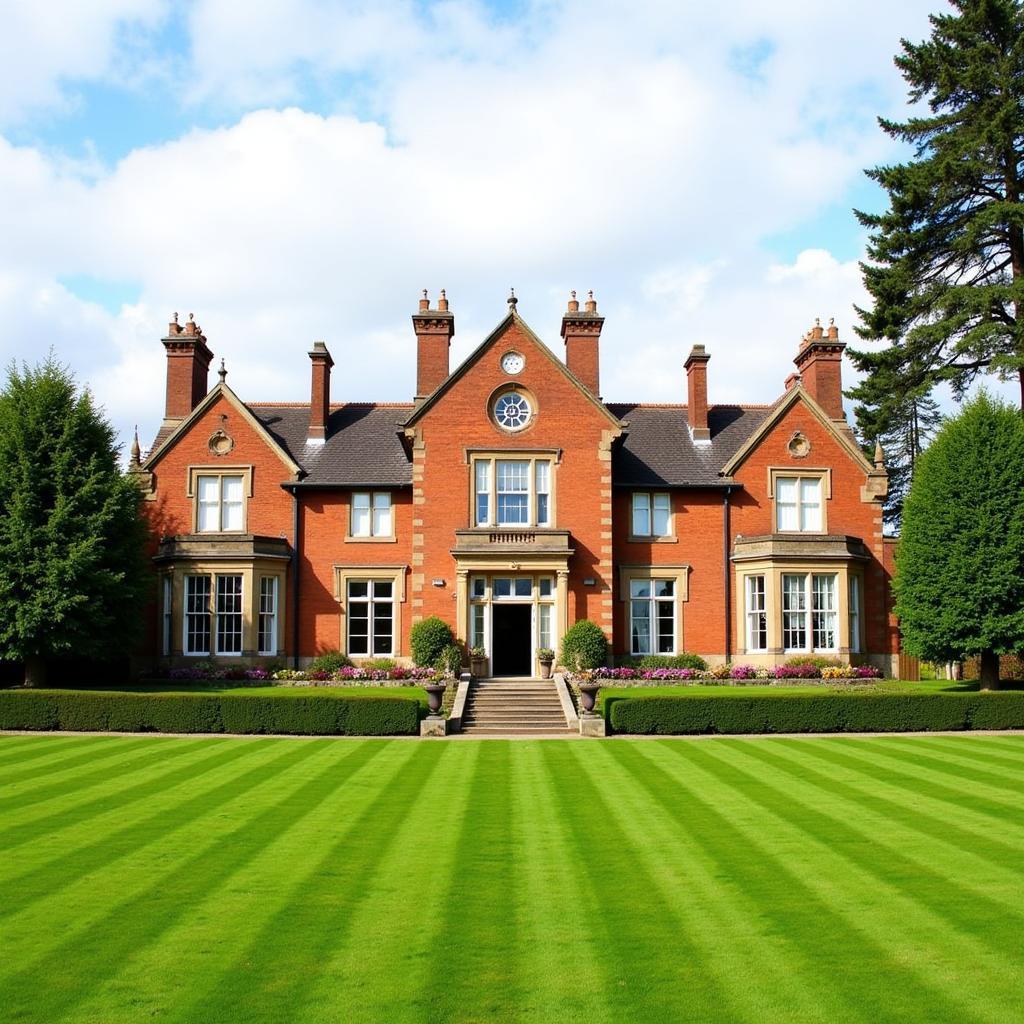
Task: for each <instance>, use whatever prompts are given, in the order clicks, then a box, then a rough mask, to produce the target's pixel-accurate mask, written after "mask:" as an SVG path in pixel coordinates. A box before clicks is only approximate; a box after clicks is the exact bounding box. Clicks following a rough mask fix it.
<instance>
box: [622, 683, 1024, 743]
mask: <svg viewBox="0 0 1024 1024" xmlns="http://www.w3.org/2000/svg"><path fill="white" fill-rule="evenodd" d="M604 710H605V716H606V718H607V720H608V722H609V723H610V724H611V726H612V728H613V730H614V731H615V732H618V733H632V734H634V735H662V736H682V735H692V734H697V733H725V734H728V733H733V734H735V733H782V732H949V731H957V730H965V729H1024V692H1019V691H1018V692H1006V693H906V694H902V693H864V694H857V693H822V694H817V693H813V694H810V693H779V694H762V695H756V696H753V695H752V696H744V695H742V694H736V695H735V696H733V695H732V694H721V695H716V696H707V695H703V696H701V695H694V696H692V697H691V696H687V695H680V696H677V697H612V698H610V699H609V700H607V701H606V702H605V709H604Z"/></svg>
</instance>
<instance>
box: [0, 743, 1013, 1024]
mask: <svg viewBox="0 0 1024 1024" xmlns="http://www.w3.org/2000/svg"><path fill="white" fill-rule="evenodd" d="M1022 785H1024V737H1021V738H1017V737H981V736H957V737H929V738H898V737H891V738H883V739H866V738H848V737H847V738H828V739H811V738H806V739H782V738H774V739H756V740H750V739H703V740H658V741H650V740H609V741H606V742H599V741H593V742H587V741H576V742H572V741H563V740H553V741H483V742H474V741H468V740H464V741H448V742H421V741H410V740H329V739H326V740H325V739H312V740H307V739H291V740H289V739H236V738H228V737H218V738H197V739H172V738H165V737H153V736H149V737H138V738H136V737H131V738H124V737H96V736H91V737H90V736H8V737H2V738H0V849H2V852H0V950H2V956H0V1008H2V1010H0V1019H2V1020H3V1021H4V1022H7V1021H10V1022H28V1021H33V1022H35V1021H38V1022H46V1024H51V1022H58V1021H83V1022H85V1021H91V1022H97V1024H101V1022H102V1024H121V1022H138V1021H143V1020H159V1021H161V1022H185V1021H190V1022H197V1024H198V1022H204V1024H205V1022H216V1024H230V1022H239V1024H241V1022H271V1021H273V1022H286V1021H295V1022H299V1021H301V1022H312V1024H321V1022H323V1024H326V1022H332V1024H335V1022H346V1024H348V1022H361V1021H366V1022H370V1021H372V1022H387V1024H392V1022H404V1021H421V1022H441V1021H466V1022H469V1021H473V1022H477V1021H496V1022H506V1021H554V1022H558V1024H569V1022H573V1021H581V1022H586V1024H605V1022H607V1024H613V1022H614V1024H621V1022H643V1021H664V1022H678V1021H708V1022H718V1021H722V1022H725V1021H728V1022H752V1024H753V1022H757V1024H760V1022H776V1021H778V1022H787V1024H789V1022H807V1021H822V1022H825V1021H827V1022H864V1024H881V1022H889V1021H919V1022H922V1024H924V1022H928V1024H933V1022H937V1021H957V1022H968V1024H970V1022H981V1021H993V1022H995V1021H999V1022H1006V1021H1013V1020H1020V1019H1021V1018H1022V1015H1024V962H1022V955H1021V935H1022V928H1024V801H1022V800H1021V798H1020V793H1021V787H1022Z"/></svg>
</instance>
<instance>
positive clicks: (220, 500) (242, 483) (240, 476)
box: [195, 472, 246, 533]
mask: <svg viewBox="0 0 1024 1024" xmlns="http://www.w3.org/2000/svg"><path fill="white" fill-rule="evenodd" d="M204 480H214V481H216V490H217V495H216V499H215V500H213V501H204V500H203V481H204ZM227 480H232V481H237V482H238V487H239V490H240V492H241V496H240V498H239V500H238V501H228V500H227V499H226V498H225V497H224V484H225V481H227ZM245 499H246V475H245V473H203V472H197V473H196V475H195V502H196V533H244V532H245ZM204 507H210V508H212V509H214V510H215V516H216V520H217V526H216V527H212V528H211V527H204V526H203V508H204ZM232 508H237V509H238V517H239V525H238V526H227V525H225V523H226V522H227V519H228V512H229V509H232Z"/></svg>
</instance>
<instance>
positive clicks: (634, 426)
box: [248, 402, 771, 487]
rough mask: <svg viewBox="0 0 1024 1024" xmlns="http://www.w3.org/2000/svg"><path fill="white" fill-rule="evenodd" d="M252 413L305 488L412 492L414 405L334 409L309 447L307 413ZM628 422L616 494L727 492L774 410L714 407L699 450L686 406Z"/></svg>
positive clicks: (625, 409)
mask: <svg viewBox="0 0 1024 1024" xmlns="http://www.w3.org/2000/svg"><path fill="white" fill-rule="evenodd" d="M248 408H249V409H250V410H251V412H252V413H253V415H254V416H255V417H256V418H257V419H258V420H259V421H260V422H261V423H262V424H263V426H264V427H266V429H267V431H268V432H269V433H270V434H271V435H273V437H274V439H275V440H276V441H277V442H278V443H279V444H280V445H281V447H282V448H284V450H285V451H286V452H287V453H288V454H289V455H290V456H291V457H292V458H293V459H294V460H295V461H296V462H297V463H298V464H299V465H300V466H301V467H302V469H303V470H304V471H305V476H303V478H302V480H301V481H300V484H299V486H304V487H369V486H379V487H408V486H411V484H412V463H411V461H410V459H409V456H408V454H407V453H406V450H405V447H404V445H403V444H402V441H401V439H400V437H399V434H400V432H401V430H402V426H403V424H404V423H405V421H406V419H408V417H409V415H410V414H411V413H412V411H413V409H414V408H415V406H413V405H411V404H410V405H397V404H376V403H363V402H351V403H348V404H346V405H342V406H338V407H335V408H333V409H332V410H331V415H330V418H329V419H328V421H327V441H326V443H324V444H322V445H311V444H309V443H308V442H307V440H306V433H307V427H308V425H309V406H308V405H299V404H267V405H263V404H260V403H251V404H249V406H248ZM608 409H609V411H610V412H611V413H612V414H613V415H615V416H617V417H618V418H619V419H621V420H624V421H626V423H627V426H626V433H625V436H624V437H623V438H622V440H621V441H620V442H619V443H618V444H617V445H616V446H615V449H614V452H613V455H612V480H613V482H614V484H615V486H617V487H715V486H721V485H722V483H723V479H722V477H721V476H719V472H720V470H721V468H722V467H723V466H724V465H725V464H726V462H727V461H728V460H729V459H730V458H731V457H732V455H734V454H735V453H736V451H737V450H738V449H739V448H740V446H741V445H742V444H743V442H744V441H746V440H747V438H748V437H750V435H751V434H752V433H753V432H754V431H755V430H756V429H757V428H758V426H760V424H761V422H762V421H763V420H764V418H765V417H766V416H767V415H768V414H769V412H770V411H771V409H770V407H769V406H739V405H715V406H712V407H711V408H710V409H709V410H708V424H709V426H710V427H711V444H710V445H708V446H702V445H695V444H694V443H693V441H691V440H690V432H689V430H688V429H687V426H686V406H685V405H642V404H620V403H609V404H608Z"/></svg>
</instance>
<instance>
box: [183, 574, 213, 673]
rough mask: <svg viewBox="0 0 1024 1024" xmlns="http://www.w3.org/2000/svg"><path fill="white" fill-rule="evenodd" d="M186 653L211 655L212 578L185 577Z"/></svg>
mask: <svg viewBox="0 0 1024 1024" xmlns="http://www.w3.org/2000/svg"><path fill="white" fill-rule="evenodd" d="M184 629H185V653H186V654H209V653H210V577H209V576H186V577H185V616H184Z"/></svg>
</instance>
